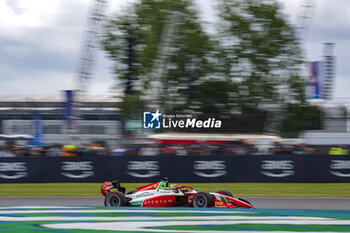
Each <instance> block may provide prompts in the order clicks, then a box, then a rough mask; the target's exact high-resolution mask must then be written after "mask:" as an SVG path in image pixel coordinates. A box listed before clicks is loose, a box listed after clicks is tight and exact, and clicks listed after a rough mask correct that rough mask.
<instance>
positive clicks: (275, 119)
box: [264, 0, 318, 135]
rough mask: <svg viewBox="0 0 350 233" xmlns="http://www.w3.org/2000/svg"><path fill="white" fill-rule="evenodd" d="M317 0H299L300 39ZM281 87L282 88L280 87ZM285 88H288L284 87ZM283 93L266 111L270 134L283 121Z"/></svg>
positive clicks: (267, 130)
mask: <svg viewBox="0 0 350 233" xmlns="http://www.w3.org/2000/svg"><path fill="white" fill-rule="evenodd" d="M317 2H318V0H301V1H300V5H299V9H298V14H297V24H296V27H295V29H296V35H297V37H298V39H299V40H300V41H302V40H305V39H306V36H307V32H308V30H309V28H310V25H311V22H312V18H313V16H314V12H315V9H316V6H317ZM286 81H287V80H284V81H283V84H282V86H284V87H286V86H287V84H286ZM282 89H283V88H282ZM285 90H288V89H287V88H285ZM284 98H285V93H284V92H283V90H282V91H281V93H280V98H279V100H278V103H276V104H275V106H274V107H273V108H272V109H269V110H268V112H267V116H266V120H265V125H264V132H265V133H268V134H272V135H276V134H278V132H279V131H280V128H281V124H282V121H283V115H284V113H285V111H286V106H285V104H284Z"/></svg>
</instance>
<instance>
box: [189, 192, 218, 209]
mask: <svg viewBox="0 0 350 233" xmlns="http://www.w3.org/2000/svg"><path fill="white" fill-rule="evenodd" d="M192 204H193V207H196V208H208V207H213V206H214V198H213V196H212V195H211V194H210V193H208V192H198V193H197V194H196V195H194V197H193V201H192Z"/></svg>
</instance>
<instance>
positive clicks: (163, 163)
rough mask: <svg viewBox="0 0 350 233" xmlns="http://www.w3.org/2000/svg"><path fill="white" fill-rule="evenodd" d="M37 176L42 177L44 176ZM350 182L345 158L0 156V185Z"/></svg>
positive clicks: (269, 156) (348, 168)
mask: <svg viewBox="0 0 350 233" xmlns="http://www.w3.org/2000/svg"><path fill="white" fill-rule="evenodd" d="M42 174H45V176H43V175H42ZM161 177H169V180H171V181H172V182H182V183H183V182H186V183H187V182H191V183H196V182H198V183H200V182H204V183H207V182H209V183H210V182H298V183H304V182H306V183H313V182H319V183H323V182H350V159H349V158H345V157H344V156H327V155H323V156H320V155H308V156H293V155H278V156H271V155H244V156H238V155H236V156H180V157H179V156H164V155H160V156H151V157H150V156H76V157H13V158H10V157H1V158H0V183H26V182H28V183H42V182H43V183H45V182H103V181H105V180H114V179H119V180H120V181H121V182H145V183H151V182H154V181H155V180H159V179H160V178H161Z"/></svg>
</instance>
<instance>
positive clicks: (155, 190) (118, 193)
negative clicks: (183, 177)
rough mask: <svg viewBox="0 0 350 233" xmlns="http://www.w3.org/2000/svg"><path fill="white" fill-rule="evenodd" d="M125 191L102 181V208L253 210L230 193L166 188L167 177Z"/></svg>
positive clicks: (246, 202)
mask: <svg viewBox="0 0 350 233" xmlns="http://www.w3.org/2000/svg"><path fill="white" fill-rule="evenodd" d="M113 189H114V190H115V191H113ZM125 191H126V189H125V187H121V186H120V182H119V181H118V180H115V181H112V182H110V181H106V182H104V184H103V185H102V186H101V193H102V195H103V196H105V200H104V204H105V206H114V207H120V206H134V207H174V206H187V207H196V208H210V207H215V208H236V207H241V208H253V205H252V204H251V203H249V202H248V201H247V200H244V199H242V198H235V197H233V196H232V194H231V193H230V192H229V191H218V192H216V193H209V192H204V191H200V192H199V191H197V190H196V189H194V188H192V187H191V186H189V185H179V186H177V185H174V184H173V185H170V186H169V184H168V179H167V178H163V179H162V180H161V181H158V182H155V183H152V184H148V185H145V186H142V187H139V188H136V190H131V191H129V192H128V193H126V194H125Z"/></svg>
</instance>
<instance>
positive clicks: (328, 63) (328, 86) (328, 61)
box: [322, 43, 335, 100]
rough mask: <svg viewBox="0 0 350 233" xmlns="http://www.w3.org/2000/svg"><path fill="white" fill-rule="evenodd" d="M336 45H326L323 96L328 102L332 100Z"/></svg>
mask: <svg viewBox="0 0 350 233" xmlns="http://www.w3.org/2000/svg"><path fill="white" fill-rule="evenodd" d="M333 50H334V43H325V44H324V51H323V75H322V84H323V85H322V94H323V98H324V99H326V100H329V99H332V94H333V86H334V73H335V56H333Z"/></svg>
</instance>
